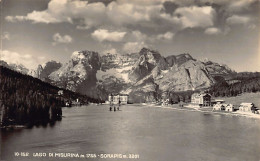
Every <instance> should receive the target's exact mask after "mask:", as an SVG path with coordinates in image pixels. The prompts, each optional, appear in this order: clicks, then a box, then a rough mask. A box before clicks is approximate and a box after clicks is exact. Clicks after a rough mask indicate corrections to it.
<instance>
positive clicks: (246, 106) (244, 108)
mask: <svg viewBox="0 0 260 161" xmlns="http://www.w3.org/2000/svg"><path fill="white" fill-rule="evenodd" d="M238 108H239V111H240V112H252V113H255V111H256V107H255V105H254V104H253V103H241V104H240V105H239V107H238Z"/></svg>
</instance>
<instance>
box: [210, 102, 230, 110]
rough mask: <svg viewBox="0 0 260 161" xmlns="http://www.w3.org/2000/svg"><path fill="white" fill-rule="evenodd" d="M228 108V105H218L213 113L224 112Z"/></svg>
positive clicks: (214, 107)
mask: <svg viewBox="0 0 260 161" xmlns="http://www.w3.org/2000/svg"><path fill="white" fill-rule="evenodd" d="M226 107H227V104H222V103H217V104H215V105H214V106H213V111H224V110H225V109H226Z"/></svg>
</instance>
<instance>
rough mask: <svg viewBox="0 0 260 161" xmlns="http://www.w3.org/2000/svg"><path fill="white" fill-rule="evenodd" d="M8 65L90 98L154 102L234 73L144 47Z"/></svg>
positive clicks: (212, 65)
mask: <svg viewBox="0 0 260 161" xmlns="http://www.w3.org/2000/svg"><path fill="white" fill-rule="evenodd" d="M1 64H5V65H7V63H4V62H3V61H2V63H1ZM11 68H12V69H16V70H18V71H20V72H22V73H27V74H29V75H32V76H34V77H36V78H39V79H41V80H43V81H46V82H49V83H51V84H53V85H56V86H58V87H62V88H66V89H69V90H72V91H75V92H79V93H81V94H86V95H88V96H90V97H94V98H101V99H103V100H105V99H106V98H107V95H108V94H110V93H125V94H129V96H130V100H133V102H136V101H137V102H140V101H141V100H145V101H146V102H151V101H156V99H157V98H158V95H160V94H161V93H164V92H168V91H176V92H179V91H188V90H200V89H205V88H209V87H211V86H212V85H213V84H214V83H215V79H214V76H215V75H227V74H231V73H234V71H232V70H231V69H230V68H229V67H227V66H225V65H220V64H218V63H214V62H211V61H207V62H202V61H199V60H196V59H195V58H193V57H192V56H191V55H190V54H187V53H184V54H180V55H171V56H167V57H163V56H161V54H160V53H159V52H158V51H155V50H150V49H148V48H143V49H141V50H140V52H139V53H131V54H125V55H120V54H110V53H107V54H105V55H100V54H99V53H97V52H94V51H77V52H74V53H73V54H72V55H71V59H70V60H69V61H68V62H67V63H65V64H61V63H58V62H56V61H50V62H47V63H46V64H45V66H44V67H42V66H41V65H39V66H38V68H37V69H36V70H35V71H29V70H27V69H26V68H25V67H23V68H21V66H19V65H17V66H14V65H11Z"/></svg>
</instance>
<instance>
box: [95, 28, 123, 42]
mask: <svg viewBox="0 0 260 161" xmlns="http://www.w3.org/2000/svg"><path fill="white" fill-rule="evenodd" d="M125 34H126V32H118V31H108V30H106V29H98V30H95V31H94V32H93V33H92V34H91V36H92V37H93V38H94V39H96V40H98V41H100V42H102V41H113V42H119V41H121V40H122V39H123V38H124V36H125Z"/></svg>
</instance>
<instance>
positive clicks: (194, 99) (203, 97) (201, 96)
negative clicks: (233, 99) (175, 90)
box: [191, 93, 211, 106]
mask: <svg viewBox="0 0 260 161" xmlns="http://www.w3.org/2000/svg"><path fill="white" fill-rule="evenodd" d="M191 103H192V104H197V105H200V106H210V105H211V95H210V94H208V93H194V94H192V95H191Z"/></svg>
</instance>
